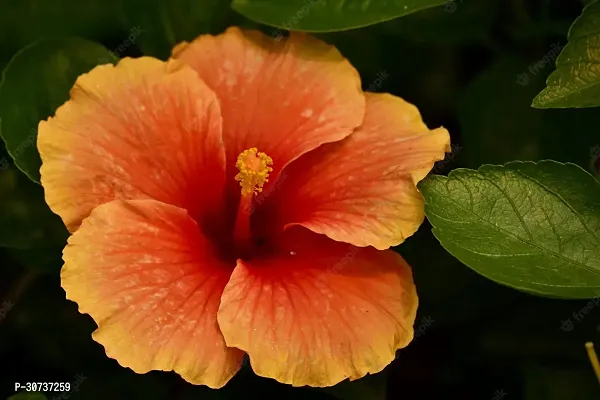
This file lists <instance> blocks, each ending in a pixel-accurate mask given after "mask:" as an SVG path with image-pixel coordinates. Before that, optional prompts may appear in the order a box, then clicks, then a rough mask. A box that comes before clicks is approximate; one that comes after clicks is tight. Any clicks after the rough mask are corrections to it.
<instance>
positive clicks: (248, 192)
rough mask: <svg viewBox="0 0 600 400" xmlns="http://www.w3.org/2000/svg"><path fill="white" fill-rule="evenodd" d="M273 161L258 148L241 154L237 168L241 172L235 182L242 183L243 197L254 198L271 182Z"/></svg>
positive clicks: (236, 164)
mask: <svg viewBox="0 0 600 400" xmlns="http://www.w3.org/2000/svg"><path fill="white" fill-rule="evenodd" d="M271 165H273V160H272V159H271V157H269V156H267V155H266V154H265V153H261V152H259V151H258V149H257V148H256V147H253V148H251V149H248V150H244V151H242V152H241V153H240V155H239V156H238V158H237V161H236V163H235V166H236V167H237V169H238V170H239V171H240V172H239V173H238V174H237V175H236V176H235V180H236V181H238V182H240V186H241V187H242V196H244V197H247V196H252V195H253V194H258V193H260V192H262V190H263V189H262V188H263V186H264V184H265V183H267V182H269V179H268V178H269V172H271V171H273V168H271Z"/></svg>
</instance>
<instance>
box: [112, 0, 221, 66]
mask: <svg viewBox="0 0 600 400" xmlns="http://www.w3.org/2000/svg"><path fill="white" fill-rule="evenodd" d="M123 11H124V13H125V19H126V22H127V24H128V25H129V26H132V27H133V26H135V27H137V28H138V29H139V30H140V31H141V32H142V34H140V35H139V38H138V40H137V44H138V46H139V48H140V50H142V52H143V53H144V54H146V55H150V56H154V57H158V58H161V59H163V60H166V59H167V58H168V57H169V56H170V55H171V50H172V49H173V47H174V46H175V45H176V44H178V43H180V42H182V41H190V40H193V39H194V38H196V36H198V35H200V34H204V33H211V34H215V33H220V32H221V31H223V30H224V29H225V28H226V27H227V18H228V17H229V16H230V14H231V10H230V7H229V1H228V0H202V1H198V0H169V1H163V0H123Z"/></svg>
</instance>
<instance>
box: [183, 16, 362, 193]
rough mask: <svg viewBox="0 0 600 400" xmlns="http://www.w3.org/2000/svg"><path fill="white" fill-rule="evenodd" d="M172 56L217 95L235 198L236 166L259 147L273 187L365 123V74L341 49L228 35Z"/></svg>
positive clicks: (302, 37) (204, 39)
mask: <svg viewBox="0 0 600 400" xmlns="http://www.w3.org/2000/svg"><path fill="white" fill-rule="evenodd" d="M173 57H175V58H176V59H179V60H183V61H185V62H187V63H188V64H189V65H191V66H192V67H193V68H194V69H195V70H196V71H197V72H198V74H199V75H200V77H201V78H202V79H203V80H204V82H206V84H207V85H208V86H209V87H210V88H211V89H212V90H214V91H215V92H216V93H217V97H218V98H219V102H220V104H221V112H222V115H223V140H224V142H225V147H226V152H227V168H228V173H227V176H228V177H230V179H229V182H228V183H229V184H231V185H232V189H235V191H236V192H239V190H240V189H239V185H237V184H236V182H235V181H234V180H233V176H235V174H236V173H237V170H236V169H235V160H236V157H237V156H238V154H240V153H241V152H242V151H244V150H246V149H249V148H252V147H256V148H258V150H259V151H261V152H265V153H266V154H267V155H268V156H270V157H271V158H272V159H273V169H274V170H273V172H272V173H271V175H270V178H269V180H270V181H271V183H273V182H275V180H276V177H277V175H278V174H279V171H281V170H282V169H283V168H284V167H285V166H286V165H287V164H288V163H289V162H290V161H292V160H294V159H296V158H298V157H299V156H300V155H302V154H303V153H305V152H307V151H310V150H312V149H314V148H316V147H318V146H319V145H321V144H323V143H328V142H334V141H338V140H341V139H343V138H345V137H346V136H348V135H350V134H351V133H352V131H353V129H354V128H356V127H357V126H359V125H360V124H361V122H362V120H363V116H364V111H365V100H364V95H363V93H362V90H361V83H360V77H359V76H358V73H357V72H356V70H355V69H354V67H352V65H350V63H349V62H348V61H347V60H346V59H345V58H344V57H343V56H342V55H341V54H340V53H339V52H338V51H337V50H336V49H335V47H333V46H330V45H328V44H326V43H324V42H322V41H320V40H318V39H316V38H313V37H311V36H309V35H306V34H301V33H292V34H291V36H290V38H289V39H281V40H277V39H275V38H271V37H268V36H266V35H264V34H262V33H260V32H258V31H242V30H240V29H238V28H229V29H228V30H227V31H226V32H225V33H224V34H221V35H219V36H210V35H203V36H200V37H198V38H197V39H196V40H195V41H193V42H192V43H189V44H188V43H182V44H180V45H178V46H177V47H176V48H175V49H174V50H173Z"/></svg>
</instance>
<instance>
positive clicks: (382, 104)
mask: <svg viewBox="0 0 600 400" xmlns="http://www.w3.org/2000/svg"><path fill="white" fill-rule="evenodd" d="M449 150H450V136H449V134H448V131H447V130H446V129H444V128H438V129H434V130H433V131H430V130H429V129H428V128H427V126H425V124H424V123H423V121H422V119H421V115H420V114H419V111H418V110H417V108H416V107H415V106H413V105H412V104H409V103H407V102H406V101H404V100H402V99H400V98H398V97H395V96H392V95H389V94H372V93H370V94H367V111H366V114H365V120H364V123H363V124H362V126H361V127H360V128H358V129H357V130H356V131H355V132H354V133H353V134H352V135H351V136H350V137H348V138H346V139H344V140H343V141H341V142H338V143H331V144H326V145H324V146H321V147H320V148H318V149H316V150H314V151H312V152H310V153H309V154H306V155H305V156H303V157H301V158H300V159H299V160H297V161H295V162H294V163H292V164H291V165H290V167H289V169H286V171H284V177H285V179H281V180H280V185H279V188H275V189H273V190H271V192H265V193H264V194H263V195H262V197H261V196H259V198H258V199H257V203H259V204H262V203H264V206H262V207H260V208H259V209H258V212H257V214H256V216H255V223H256V224H255V225H261V226H266V227H267V228H265V229H267V230H269V229H270V230H280V229H281V227H283V226H290V225H294V224H299V225H302V226H304V227H307V228H309V229H310V230H312V231H314V232H317V233H322V234H325V235H327V236H329V237H330V238H332V239H334V240H338V241H342V242H346V243H351V244H353V245H356V246H361V247H362V246H369V245H370V246H373V247H375V248H377V249H380V250H383V249H387V248H389V247H390V246H396V245H398V244H400V243H402V242H403V241H404V240H405V238H407V237H409V236H410V235H412V234H413V233H414V232H416V230H417V229H418V228H419V226H420V225H421V223H422V222H423V219H424V217H425V213H424V209H423V199H422V196H421V194H420V193H419V192H418V190H417V188H416V184H417V183H418V182H419V181H420V180H421V179H423V178H424V177H425V175H427V173H428V172H429V171H430V170H431V168H432V167H433V164H434V162H435V161H437V160H441V159H443V158H444V155H445V152H447V151H449ZM282 178H283V177H282ZM270 194H272V196H269V195H270ZM268 220H270V224H266V223H265V221H268Z"/></svg>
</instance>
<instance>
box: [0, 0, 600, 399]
mask: <svg viewBox="0 0 600 400" xmlns="http://www.w3.org/2000/svg"><path fill="white" fill-rule="evenodd" d="M237 3H238V4H240V3H243V2H237ZM438 3H439V4H442V5H441V6H440V7H438V8H433V9H428V10H425V11H420V12H416V13H412V14H410V15H407V16H404V17H401V18H398V19H394V20H391V21H388V22H385V23H382V24H377V25H372V26H369V27H365V28H360V29H354V30H348V31H343V32H328V33H322V34H319V35H318V36H319V37H321V38H323V39H324V40H326V41H328V42H330V43H333V44H335V45H336V46H338V48H339V49H340V51H341V52H342V53H343V54H344V55H346V56H347V57H348V58H349V60H350V61H351V62H352V63H353V64H354V65H355V66H356V67H357V69H358V70H359V72H360V73H361V77H362V80H363V87H364V88H365V89H366V90H371V91H377V92H390V93H393V94H395V95H398V96H401V97H403V98H405V99H407V100H408V101H410V102H412V103H414V104H416V105H418V107H419V109H420V111H421V112H422V114H423V116H424V119H425V121H426V122H427V124H428V125H429V126H431V127H434V126H439V125H443V126H445V127H447V128H448V129H449V130H450V132H451V135H452V141H453V143H454V144H455V147H454V150H455V151H454V153H453V155H452V156H451V157H449V158H448V159H447V160H444V161H443V162H440V163H438V164H437V165H436V166H435V169H434V172H435V173H437V174H446V173H447V172H448V171H449V170H451V169H454V168H457V167H470V168H477V167H479V166H481V165H482V164H486V163H504V162H507V161H511V160H517V159H520V160H531V161H538V160H541V159H544V158H553V159H555V160H557V161H561V162H574V163H576V164H578V165H580V166H581V167H583V168H585V169H587V170H588V171H590V172H592V173H595V174H597V173H598V167H599V165H600V163H599V162H598V161H599V160H600V137H599V136H598V134H597V133H596V132H597V130H598V127H597V126H598V121H599V120H600V118H598V117H599V114H598V113H599V111H598V109H595V108H589V109H565V110H556V109H545V110H540V109H534V108H531V107H530V105H531V103H532V101H533V99H534V97H535V96H536V95H537V94H538V93H539V92H540V91H541V90H542V89H543V88H544V83H545V80H546V78H547V77H548V75H549V74H550V73H551V72H552V71H553V70H554V68H555V67H554V61H555V58H556V56H558V54H557V51H556V50H555V49H556V48H557V47H556V46H560V47H562V46H564V45H565V44H566V43H567V31H568V29H569V26H570V25H571V24H572V23H573V21H574V20H575V19H576V18H577V17H578V16H579V15H580V14H581V12H582V9H583V3H584V2H583V1H576V0H507V1H499V0H493V1H492V0H490V1H475V0H456V1H452V2H445V3H444V2H443V1H442V2H438ZM229 5H230V4H229V1H226V0H223V1H218V0H211V1H191V0H173V1H166V0H163V1H160V0H148V1H144V2H142V1H141V0H102V1H99V0H85V1H75V0H0V67H2V68H4V66H6V64H7V63H8V62H9V61H10V60H11V59H13V57H15V55H16V54H17V52H19V51H20V50H21V49H23V48H24V47H25V46H28V45H31V44H32V43H34V42H37V41H39V40H41V39H49V38H53V37H64V36H78V37H80V38H82V39H84V40H90V41H95V42H98V43H100V45H102V46H104V48H106V49H108V50H110V51H111V52H112V53H113V55H114V56H117V57H127V56H139V55H142V54H147V55H153V56H156V57H159V58H162V59H165V58H166V57H168V55H169V54H170V50H171V47H172V46H173V45H174V44H176V43H178V42H180V41H183V40H191V39H193V38H194V37H195V36H196V35H198V34H202V33H218V32H220V31H223V30H224V29H225V28H226V27H227V26H230V25H240V26H244V27H253V28H259V29H261V30H263V31H265V32H267V33H277V32H278V30H277V29H276V28H273V27H267V26H264V25H261V24H260V23H257V22H255V21H251V20H249V19H246V18H245V17H244V16H242V15H241V14H239V13H237V12H235V11H233V10H232V9H230V8H229ZM282 21H284V22H285V21H286V20H285V19H283V20H282ZM307 21H308V20H305V21H304V22H307ZM274 25H277V24H274ZM298 27H301V24H300V22H299V23H298ZM110 56H112V55H110ZM30 62H32V63H33V61H30ZM38 66H39V67H40V68H39V70H38V71H37V72H38V73H40V74H43V73H44V72H43V68H42V66H43V64H39V65H37V64H35V65H29V66H23V67H22V68H19V71H16V72H15V73H16V74H17V73H20V72H23V73H28V74H29V73H30V72H27V71H30V70H34V73H35V72H36V71H35V70H36V67H38ZM84 68H91V65H90V66H87V65H86V66H85V67H84ZM11 75H12V74H11ZM17 75H20V74H17ZM69 77H70V78H69V79H73V77H72V76H70V75H69ZM21 79H24V78H21ZM24 80H26V79H24ZM57 81H58V82H60V79H57ZM45 89H46V88H32V87H31V82H24V83H23V85H22V86H21V85H17V86H16V87H14V89H12V91H14V92H15V93H16V95H15V97H14V100H15V103H14V104H9V105H11V106H15V105H18V107H19V112H22V113H24V114H27V115H29V113H31V112H32V111H31V108H32V107H36V104H34V103H33V102H32V101H30V100H28V98H27V97H21V96H26V95H27V93H34V96H36V99H37V98H38V97H39V96H40V94H39V93H43V91H44V90H45ZM42 96H43V95H42ZM59 97H60V96H59ZM53 98H54V97H53ZM57 98H58V97H57ZM19 99H22V100H19ZM17 100H19V101H17ZM5 101H8V102H9V103H10V101H11V99H10V98H9V99H8V100H5ZM43 101H48V105H50V108H52V107H55V106H56V102H59V100H56V101H53V100H51V99H50V98H48V99H46V100H43ZM49 112H50V113H51V110H50V109H44V110H43V112H42V111H40V112H39V115H38V116H37V117H39V118H44V117H45V116H47V115H45V114H48V113H49ZM37 117H36V118H37ZM2 128H3V129H4V122H3V126H2ZM25 130H27V128H25ZM15 146H19V144H16V145H15ZM0 207H1V208H0V245H1V246H2V247H0V267H1V268H2V269H1V271H0V274H1V275H0V369H1V371H2V373H1V374H0V399H7V398H10V397H11V396H13V395H14V394H15V393H14V383H15V382H28V381H56V382H66V381H68V382H71V384H72V385H73V390H71V391H70V392H69V393H68V399H69V400H79V399H81V400H94V399H111V400H112V399H143V400H163V399H164V400H167V399H175V400H178V399H185V400H192V399H237V398H254V397H257V398H259V397H263V396H275V397H276V398H279V397H282V398H286V399H305V398H311V399H313V400H319V399H336V398H337V399H342V400H354V399H366V400H369V399H384V398H390V399H396V398H401V399H446V398H457V399H461V400H471V399H494V400H499V399H504V400H512V399H524V400H542V399H545V400H554V399H557V400H558V399H574V400H579V399H581V400H584V399H592V398H598V396H599V395H600V388H599V387H598V385H597V382H595V381H594V379H595V378H594V376H593V372H592V370H591V367H590V366H589V361H588V360H587V358H586V354H585V348H584V343H585V342H586V341H596V342H597V343H600V341H599V339H600V334H599V332H598V325H599V324H600V307H599V304H598V302H597V299H593V300H578V301H574V300H573V301H564V300H553V299H544V298H537V297H534V296H530V295H527V294H523V293H520V292H517V291H515V290H512V289H509V288H507V287H504V286H501V285H498V284H496V283H493V282H491V281H489V280H487V279H485V278H483V277H481V276H479V275H478V274H476V273H475V272H473V271H472V270H470V269H468V268H467V267H466V266H465V265H463V264H461V262H460V261H458V260H456V259H455V258H453V257H452V256H451V255H450V254H448V253H447V252H446V251H445V250H444V249H443V248H442V247H441V245H440V244H439V242H438V241H437V240H436V239H435V238H434V237H433V235H432V233H431V226H430V225H429V224H428V223H425V224H424V225H423V226H422V227H421V229H420V230H419V231H418V232H417V233H416V234H415V235H414V236H413V237H411V238H409V239H408V240H407V241H406V242H405V243H404V244H403V245H401V246H400V247H399V248H398V249H396V250H397V251H398V252H399V253H401V254H402V255H403V256H404V257H405V258H406V259H407V260H408V261H409V263H410V264H411V265H412V267H413V270H414V276H415V281H416V284H417V288H418V292H419V297H420V309H419V315H418V318H417V322H416V325H415V329H416V332H417V333H416V337H415V340H414V342H413V343H412V344H411V345H410V346H409V347H407V348H406V349H403V350H401V351H399V352H398V354H397V359H396V360H395V361H394V362H393V363H392V364H391V365H390V366H389V367H388V368H386V369H385V370H384V371H383V372H382V373H380V374H376V375H374V376H368V377H366V378H364V379H361V380H358V381H355V382H347V381H346V382H342V383H341V384H339V385H337V386H336V387H334V388H326V389H313V388H292V387H289V386H285V385H280V384H278V383H276V382H275V381H273V380H270V379H265V378H260V377H257V376H256V375H255V374H253V373H252V371H251V369H250V368H249V366H247V365H246V366H245V367H244V368H243V370H242V371H241V372H240V373H239V374H238V375H236V377H235V378H233V379H232V381H231V382H230V383H229V384H228V385H227V386H226V387H225V388H224V389H222V390H220V391H214V390H210V389H207V388H203V387H196V386H192V385H189V384H187V383H186V382H184V381H182V380H181V378H179V377H178V376H177V375H175V374H173V373H165V372H151V373H148V374H145V375H138V374H135V373H133V372H132V371H131V370H129V369H126V368H122V367H120V366H119V365H118V363H117V362H116V361H114V360H112V359H109V358H107V357H106V355H105V353H104V350H103V348H102V346H100V345H99V344H97V343H96V342H94V341H93V340H92V339H91V333H92V332H93V330H94V329H95V324H94V322H93V321H92V320H91V318H90V317H89V316H87V315H82V314H80V313H79V312H78V310H77V305H76V304H74V303H72V302H69V301H67V300H66V299H65V293H64V291H63V290H62V289H61V287H60V280H59V270H60V265H61V260H60V257H61V251H62V248H63V247H64V246H65V244H66V237H67V232H66V230H65V228H64V226H63V225H62V223H61V222H60V219H58V217H56V216H55V215H54V214H52V213H51V211H50V210H49V209H48V207H47V205H46V204H45V203H44V197H43V189H42V188H41V187H40V186H39V185H37V184H35V183H33V182H31V181H29V180H28V179H27V177H26V176H25V174H23V173H22V172H20V171H19V169H18V168H17V167H16V166H15V165H14V164H13V162H12V159H11V157H10V156H9V155H8V153H7V152H6V149H4V148H1V146H0ZM60 395H61V394H60V393H51V394H46V397H47V398H48V399H52V398H54V397H57V398H61V397H59V396H60ZM65 395H66V393H65ZM23 396H24V395H19V400H22V399H23V398H25V399H27V397H23ZM29 398H35V397H31V396H30V397H29ZM39 398H40V399H41V398H43V397H39ZM62 398H67V397H62Z"/></svg>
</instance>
